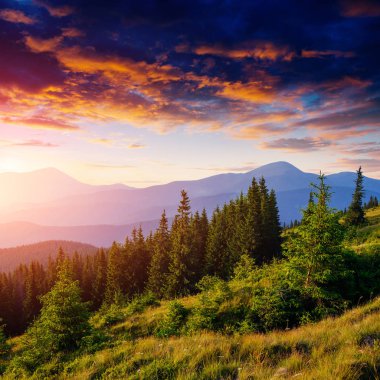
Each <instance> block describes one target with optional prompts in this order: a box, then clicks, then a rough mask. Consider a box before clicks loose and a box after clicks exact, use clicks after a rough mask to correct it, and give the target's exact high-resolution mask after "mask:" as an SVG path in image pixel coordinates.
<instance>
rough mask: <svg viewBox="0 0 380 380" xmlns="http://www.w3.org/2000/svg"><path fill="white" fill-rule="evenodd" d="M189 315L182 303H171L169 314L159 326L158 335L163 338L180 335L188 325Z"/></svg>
mask: <svg viewBox="0 0 380 380" xmlns="http://www.w3.org/2000/svg"><path fill="white" fill-rule="evenodd" d="M188 313H189V312H188V310H187V309H186V308H185V307H184V306H183V305H182V304H181V303H180V302H178V301H172V302H170V304H169V311H168V314H167V315H166V317H165V318H164V320H163V321H162V322H161V324H160V325H159V327H158V329H157V332H156V335H157V336H158V337H161V338H162V337H169V336H172V335H179V334H180V332H181V329H182V328H183V326H184V325H185V323H186V319H187V316H188Z"/></svg>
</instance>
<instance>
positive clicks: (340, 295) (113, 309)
mask: <svg viewBox="0 0 380 380" xmlns="http://www.w3.org/2000/svg"><path fill="white" fill-rule="evenodd" d="M362 182H363V177H362V172H361V168H359V170H358V172H357V179H356V188H355V192H354V194H353V197H352V203H351V204H350V206H349V207H348V210H347V211H346V212H345V213H342V212H337V211H336V210H333V209H331V208H330V207H329V200H330V197H331V191H330V188H329V186H327V185H326V183H325V177H324V175H320V176H319V180H318V183H317V184H313V186H312V191H311V194H310V200H309V203H308V206H307V208H306V209H305V210H304V211H303V219H302V221H301V222H300V223H299V225H297V226H296V227H294V228H291V229H287V230H285V231H282V229H281V227H280V221H279V214H278V208H277V202H276V194H275V192H274V191H273V190H272V191H269V190H268V188H267V186H266V183H265V179H264V178H261V179H260V180H259V181H257V180H256V179H255V178H253V180H252V184H251V186H250V187H249V189H248V192H247V194H241V195H240V196H239V197H238V198H236V199H235V200H234V201H231V202H230V203H229V204H226V205H224V206H223V207H222V208H217V209H216V210H215V211H214V212H213V214H212V216H211V219H210V220H209V219H208V217H207V215H206V212H205V211H203V212H202V213H198V212H195V213H194V214H192V213H191V208H190V200H189V198H188V196H187V193H186V192H185V191H182V192H181V201H180V204H179V206H178V212H177V214H176V216H175V218H174V220H173V222H172V225H171V228H169V224H168V220H167V217H166V215H165V212H163V214H162V216H161V220H160V224H159V227H158V229H157V230H156V231H155V233H151V234H150V235H149V236H147V237H145V236H144V235H143V233H142V230H141V228H139V229H135V230H134V231H133V233H132V235H131V237H128V238H127V239H126V241H125V243H124V244H117V243H114V244H113V245H112V247H111V248H110V249H109V250H108V251H105V250H103V249H100V250H99V251H98V252H97V253H96V254H95V255H92V256H91V255H88V256H81V255H79V254H76V255H74V256H72V257H67V256H66V255H65V253H64V252H63V250H60V252H59V254H58V256H57V258H56V259H54V260H52V259H50V260H49V262H48V265H47V266H43V265H42V264H41V263H38V262H33V263H31V264H30V265H29V266H25V265H21V266H19V268H17V269H16V270H15V271H14V272H13V273H2V274H1V275H0V317H1V318H2V321H3V323H4V328H5V331H6V333H7V334H11V335H14V334H19V333H21V332H23V331H24V330H25V329H27V332H26V341H25V342H26V343H25V347H24V349H23V350H21V352H19V353H18V354H16V355H15V357H14V358H13V360H12V362H11V365H10V367H9V368H10V369H9V370H10V371H14V370H15V368H18V369H20V370H24V371H27V373H33V371H35V370H36V369H37V368H38V367H39V366H40V365H41V364H42V363H45V362H47V361H49V360H51V359H52V357H54V355H61V354H62V353H63V354H64V353H67V352H70V351H73V350H76V349H88V347H89V346H90V347H94V346H95V347H97V345H98V344H100V346H101V342H103V340H106V337H100V336H99V332H97V331H96V328H93V327H92V326H91V325H90V324H89V317H90V312H95V311H97V310H99V312H98V313H97V315H98V318H100V319H101V320H102V321H103V322H101V323H100V324H102V323H103V325H104V324H105V325H108V324H112V323H114V322H115V321H117V320H118V317H119V316H118V310H119V309H120V308H121V305H130V307H131V310H135V311H138V310H141V309H143V308H144V307H146V306H148V305H154V304H156V303H157V302H158V300H160V299H173V298H178V297H182V296H186V295H190V294H198V296H197V297H198V303H197V306H196V307H195V308H194V310H192V311H189V310H188V309H186V307H184V306H183V305H182V304H181V303H180V302H179V301H173V302H172V303H171V304H170V307H169V313H168V315H166V316H165V318H164V319H162V321H161V323H160V324H159V326H158V327H157V329H156V331H155V334H156V335H157V336H159V337H163V338H165V337H168V336H171V335H177V334H181V333H183V332H184V331H186V332H188V333H189V332H190V333H192V332H195V331H199V330H204V329H206V330H214V331H221V332H226V333H239V334H241V333H245V332H255V331H256V332H267V331H270V330H273V329H285V328H291V327H296V326H298V325H300V324H305V323H308V322H313V321H317V320H320V319H321V318H323V317H326V316H328V315H337V314H340V313H342V312H343V311H345V310H346V309H347V308H348V307H350V306H352V305H355V304H356V303H357V302H363V301H364V300H368V299H370V298H372V297H373V296H375V295H378V294H380V282H379V278H380V273H379V272H380V270H379V269H378V268H380V255H379V252H378V251H376V250H378V246H375V247H374V251H373V252H369V253H367V254H363V253H362V254H360V255H359V254H357V253H356V252H354V251H353V250H352V249H350V248H349V244H347V243H348V242H350V241H352V240H353V239H355V236H356V231H357V227H358V226H363V225H365V224H366V219H365V214H364V205H363V204H362V200H363V192H364V189H363V183H362ZM372 203H373V204H374V203H375V200H374V199H373V198H372ZM373 206H375V204H374V205H373ZM376 268H377V269H376ZM232 300H234V301H233V302H232ZM229 301H231V304H229V306H228V307H226V304H225V302H229ZM73 326H75V328H73ZM99 342H100V343H99ZM100 346H99V347H100ZM83 347H84V348H83ZM12 363H13V364H12ZM28 371H29V372H28Z"/></svg>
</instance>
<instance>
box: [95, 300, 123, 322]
mask: <svg viewBox="0 0 380 380" xmlns="http://www.w3.org/2000/svg"><path fill="white" fill-rule="evenodd" d="M126 316H127V315H126V313H125V312H124V311H123V310H122V309H121V306H120V305H117V304H114V303H113V304H111V305H110V306H103V307H102V308H101V309H100V310H99V312H98V313H97V314H96V315H95V316H94V317H93V318H92V323H93V324H94V325H96V326H97V327H98V328H102V327H107V326H112V325H115V324H116V323H119V322H122V321H124V320H125V318H126Z"/></svg>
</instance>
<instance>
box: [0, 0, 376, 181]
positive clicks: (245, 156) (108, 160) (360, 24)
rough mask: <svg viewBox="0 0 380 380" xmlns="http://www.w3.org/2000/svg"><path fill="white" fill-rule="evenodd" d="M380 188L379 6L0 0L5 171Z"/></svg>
mask: <svg viewBox="0 0 380 380" xmlns="http://www.w3.org/2000/svg"><path fill="white" fill-rule="evenodd" d="M274 161H288V162H290V163H292V164H294V165H295V166H297V167H299V168H300V169H301V170H304V171H311V172H319V171H320V170H321V171H322V172H325V173H331V172H338V171H354V170H356V169H357V168H358V167H359V165H361V166H362V167H363V171H364V174H365V175H367V176H369V177H373V178H380V1H370V0H361V1H356V0H348V1H347V0H337V1H334V0H329V1H322V0H316V1H314V0H308V1H306V0H305V1H302V0H294V1H286V0H281V1H280V0H279V1H273V0H265V1H264V0H262V1H261V0H257V1H255V0H250V1H238V0H230V1H223V0H203V1H200V0H192V1H184V0H182V1H174V0H168V1H152V0H144V1H138V2H137V1H122V0H119V1H96V0H91V1H90V0H86V1H85V0H65V1H45V0H33V1H30V0H13V1H4V0H0V171H1V172H4V171H16V172H23V171H31V170H36V169H39V168H44V167H55V168H58V169H60V170H62V171H64V172H66V173H68V174H70V175H72V176H73V177H75V178H77V179H79V180H81V181H83V182H87V183H93V184H105V183H116V182H117V183H126V184H129V185H132V186H137V187H145V186H149V185H152V184H157V183H166V182H169V181H173V180H184V179H197V178H202V177H207V176H210V175H213V174H219V173H224V172H247V171H249V170H251V169H253V168H255V167H258V166H261V165H263V164H266V163H270V162H274Z"/></svg>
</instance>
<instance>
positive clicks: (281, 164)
mask: <svg viewBox="0 0 380 380" xmlns="http://www.w3.org/2000/svg"><path fill="white" fill-rule="evenodd" d="M258 171H259V172H260V173H263V175H264V177H265V176H268V177H269V176H275V175H283V174H285V173H296V174H299V173H303V171H302V170H300V169H298V168H297V167H295V166H294V165H292V164H290V163H289V162H287V161H277V162H272V163H270V164H266V165H263V166H260V167H258V168H257V169H254V170H252V171H251V172H250V173H253V174H254V173H255V172H258Z"/></svg>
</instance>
